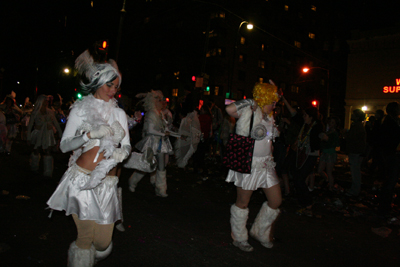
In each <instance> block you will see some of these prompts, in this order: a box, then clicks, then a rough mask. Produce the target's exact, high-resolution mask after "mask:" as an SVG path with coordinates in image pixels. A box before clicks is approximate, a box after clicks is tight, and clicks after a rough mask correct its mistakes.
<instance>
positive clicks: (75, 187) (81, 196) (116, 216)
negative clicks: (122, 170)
mask: <svg viewBox="0 0 400 267" xmlns="http://www.w3.org/2000/svg"><path fill="white" fill-rule="evenodd" d="M89 179H90V171H88V170H86V169H84V168H81V167H79V166H78V165H76V164H74V165H72V166H71V167H69V168H68V170H67V171H66V172H65V173H64V175H63V177H62V178H61V181H60V183H59V184H58V186H57V188H56V190H55V191H54V193H53V195H52V196H51V197H50V199H49V200H48V201H47V205H49V207H50V208H51V209H53V210H59V211H62V210H65V213H66V215H71V214H76V215H78V217H79V219H80V220H93V221H96V223H98V224H112V223H115V222H116V221H118V220H120V219H121V210H120V207H119V201H118V193H117V184H118V177H117V176H106V177H105V178H104V179H103V181H102V182H101V184H99V185H98V186H97V187H95V188H93V189H89V190H81V189H80V188H82V187H83V186H84V185H85V184H86V183H87V181H88V180H89Z"/></svg>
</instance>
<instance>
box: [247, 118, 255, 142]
mask: <svg viewBox="0 0 400 267" xmlns="http://www.w3.org/2000/svg"><path fill="white" fill-rule="evenodd" d="M253 122H254V112H251V121H250V129H249V135H248V137H249V136H250V135H251V129H252V128H253Z"/></svg>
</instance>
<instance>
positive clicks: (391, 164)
mask: <svg viewBox="0 0 400 267" xmlns="http://www.w3.org/2000/svg"><path fill="white" fill-rule="evenodd" d="M386 113H387V116H386V117H385V119H384V121H383V123H382V126H381V128H380V134H379V143H378V145H379V146H380V147H381V149H382V155H383V160H384V162H385V170H386V172H384V173H382V175H383V176H384V179H383V181H384V183H383V187H382V191H381V193H380V195H379V207H378V214H379V215H380V216H382V217H387V216H388V215H389V214H390V210H391V204H392V200H393V197H392V196H393V192H394V189H395V187H396V184H397V182H398V180H399V174H400V147H399V144H400V126H399V125H400V120H399V115H400V106H399V103H398V102H391V103H389V104H388V105H387V106H386Z"/></svg>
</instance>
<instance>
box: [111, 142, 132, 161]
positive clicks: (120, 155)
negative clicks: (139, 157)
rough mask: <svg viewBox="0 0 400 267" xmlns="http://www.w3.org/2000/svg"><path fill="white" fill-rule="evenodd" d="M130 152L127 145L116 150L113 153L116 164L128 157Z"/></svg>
mask: <svg viewBox="0 0 400 267" xmlns="http://www.w3.org/2000/svg"><path fill="white" fill-rule="evenodd" d="M130 151H131V147H130V146H128V145H125V146H123V147H121V148H116V149H115V150H114V152H113V158H114V160H115V161H116V162H118V163H119V162H122V161H124V159H126V158H127V157H128V156H129V153H130Z"/></svg>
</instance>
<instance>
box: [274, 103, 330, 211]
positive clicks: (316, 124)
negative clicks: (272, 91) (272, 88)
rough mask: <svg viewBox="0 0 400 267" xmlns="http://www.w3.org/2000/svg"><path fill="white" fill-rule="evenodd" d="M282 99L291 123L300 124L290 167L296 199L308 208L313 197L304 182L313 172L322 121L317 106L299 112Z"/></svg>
mask: <svg viewBox="0 0 400 267" xmlns="http://www.w3.org/2000/svg"><path fill="white" fill-rule="evenodd" d="M282 100H283V102H284V103H285V105H286V107H287V108H288V109H289V111H290V114H291V115H292V123H296V124H297V125H298V126H300V127H301V128H300V132H299V135H298V137H297V141H296V143H295V146H294V149H295V151H296V161H295V163H296V164H295V167H294V168H292V176H293V180H294V186H295V190H296V197H297V200H298V202H299V204H300V206H302V207H303V208H307V209H308V210H310V209H311V208H312V205H313V199H312V196H311V194H310V191H309V189H308V185H307V184H306V179H307V177H308V176H309V175H310V174H312V173H313V171H314V168H315V166H316V164H317V160H318V156H319V151H320V147H321V135H320V134H321V133H322V132H323V126H322V123H321V122H320V121H319V120H318V118H319V115H318V110H317V108H314V107H310V108H306V109H305V110H304V113H303V114H301V113H300V112H298V111H297V110H295V109H294V108H292V106H291V105H290V104H289V102H288V101H287V100H286V98H285V97H284V96H282Z"/></svg>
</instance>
